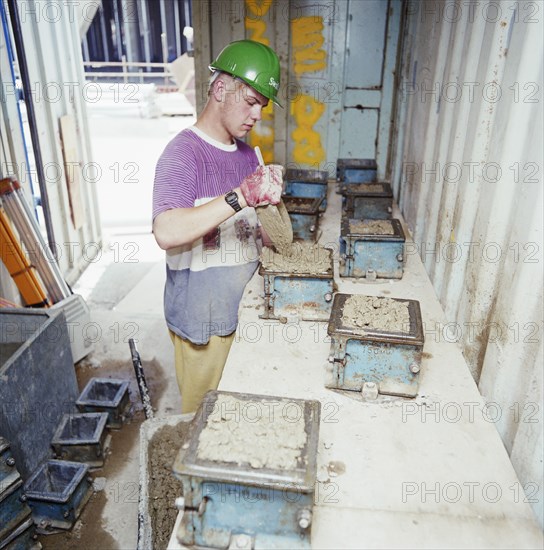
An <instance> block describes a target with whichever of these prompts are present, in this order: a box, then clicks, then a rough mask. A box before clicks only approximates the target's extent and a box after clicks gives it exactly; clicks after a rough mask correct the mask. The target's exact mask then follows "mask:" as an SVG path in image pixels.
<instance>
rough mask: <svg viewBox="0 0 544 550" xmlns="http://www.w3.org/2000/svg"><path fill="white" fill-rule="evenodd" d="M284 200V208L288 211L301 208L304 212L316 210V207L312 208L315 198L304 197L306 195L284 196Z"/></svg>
mask: <svg viewBox="0 0 544 550" xmlns="http://www.w3.org/2000/svg"><path fill="white" fill-rule="evenodd" d="M283 200H284V202H285V208H287V211H288V212H291V211H292V210H297V211H299V212H300V211H301V210H303V211H304V213H315V212H317V208H314V204H315V199H314V198H306V197H289V196H287V197H284V199H283Z"/></svg>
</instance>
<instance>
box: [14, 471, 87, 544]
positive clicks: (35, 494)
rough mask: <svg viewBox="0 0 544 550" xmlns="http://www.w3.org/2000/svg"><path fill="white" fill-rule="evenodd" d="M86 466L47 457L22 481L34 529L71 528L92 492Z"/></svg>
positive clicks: (52, 530)
mask: <svg viewBox="0 0 544 550" xmlns="http://www.w3.org/2000/svg"><path fill="white" fill-rule="evenodd" d="M88 470H89V466H88V465H87V464H82V463H80V462H69V461H64V460H48V461H47V462H45V463H44V464H42V465H41V466H40V467H39V468H38V469H37V470H36V472H34V474H33V475H32V476H31V477H30V479H29V480H28V481H27V482H26V483H25V487H24V492H25V496H26V499H27V502H28V504H29V506H30V508H31V509H32V516H33V517H34V522H35V523H36V525H37V526H38V532H42V533H50V532H54V531H55V530H57V529H71V528H72V526H73V525H74V523H75V522H76V520H77V518H78V517H79V516H80V514H81V511H82V510H83V507H84V506H85V504H86V503H87V501H88V500H89V498H90V496H91V493H92V485H91V482H90V479H88V477H87V473H88Z"/></svg>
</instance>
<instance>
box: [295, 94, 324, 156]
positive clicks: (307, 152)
mask: <svg viewBox="0 0 544 550" xmlns="http://www.w3.org/2000/svg"><path fill="white" fill-rule="evenodd" d="M324 112H325V105H323V103H321V102H320V101H316V100H315V99H314V98H313V97H312V96H309V95H302V96H300V97H299V98H298V99H297V101H293V102H292V103H291V115H292V116H293V118H294V119H295V123H296V128H295V130H293V132H291V137H292V138H293V141H294V142H295V147H294V149H293V160H294V161H295V162H296V163H301V164H313V163H319V162H321V161H322V160H323V159H324V158H325V150H324V149H323V146H322V145H321V136H320V134H319V132H316V131H315V130H314V129H313V128H312V126H313V125H314V124H315V123H316V122H317V121H318V120H319V119H320V118H321V116H322V115H323V113H324Z"/></svg>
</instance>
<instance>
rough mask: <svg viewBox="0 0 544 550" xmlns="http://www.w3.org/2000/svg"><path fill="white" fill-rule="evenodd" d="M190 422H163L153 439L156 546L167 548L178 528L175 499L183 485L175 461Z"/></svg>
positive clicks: (151, 509)
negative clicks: (176, 472) (170, 424)
mask: <svg viewBox="0 0 544 550" xmlns="http://www.w3.org/2000/svg"><path fill="white" fill-rule="evenodd" d="M188 427H189V422H180V423H179V424H178V425H177V426H169V425H166V426H163V427H162V428H161V429H160V430H158V431H157V432H156V433H155V435H154V436H153V437H152V438H151V441H150V442H149V464H148V471H149V476H150V477H149V486H148V487H149V488H148V490H149V515H150V517H151V526H152V529H153V550H163V549H166V548H167V546H168V541H169V540H170V536H171V534H172V530H173V529H174V523H175V522H176V517H177V514H178V510H177V508H176V507H175V506H174V502H175V500H176V498H177V497H179V496H182V495H183V487H182V484H181V481H179V480H178V479H177V478H176V477H175V476H174V475H173V473H172V464H173V463H174V460H175V458H176V455H177V453H178V451H179V449H180V447H181V445H182V443H183V440H184V438H185V435H186V433H187V430H188Z"/></svg>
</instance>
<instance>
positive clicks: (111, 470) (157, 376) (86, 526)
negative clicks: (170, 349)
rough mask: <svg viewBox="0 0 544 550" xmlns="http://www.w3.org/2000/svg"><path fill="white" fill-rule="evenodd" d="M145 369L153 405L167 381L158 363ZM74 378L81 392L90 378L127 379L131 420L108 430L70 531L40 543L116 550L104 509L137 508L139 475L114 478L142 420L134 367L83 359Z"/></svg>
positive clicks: (60, 549)
mask: <svg viewBox="0 0 544 550" xmlns="http://www.w3.org/2000/svg"><path fill="white" fill-rule="evenodd" d="M127 349H128V347H127ZM127 355H128V354H127ZM144 369H145V377H146V382H147V385H148V388H149V392H150V395H151V396H152V401H153V402H154V403H156V402H157V400H158V399H159V398H160V396H161V394H162V392H163V391H164V390H165V387H166V379H165V377H164V375H163V373H162V370H161V367H160V365H159V363H158V362H157V361H155V360H152V361H148V362H146V363H145V365H144ZM76 376H77V380H78V386H79V388H80V389H83V388H84V387H85V385H86V384H87V382H88V381H89V380H90V379H91V378H93V377H100V378H120V379H124V380H130V385H129V392H130V401H131V406H132V416H131V418H130V421H129V422H128V423H127V424H124V425H123V427H122V428H120V429H119V430H108V431H109V434H110V435H111V443H110V445H109V450H108V452H107V454H106V460H105V463H104V466H103V467H102V468H98V469H95V470H93V471H91V472H90V475H91V477H92V478H93V479H94V482H93V487H94V493H93V495H92V496H91V498H90V500H89V502H87V504H86V505H85V507H84V508H83V511H82V513H81V516H80V517H79V519H78V520H77V521H76V522H75V524H74V526H73V527H72V529H71V530H70V531H66V532H62V533H58V534H54V535H41V536H40V537H39V542H40V543H41V544H42V546H43V548H44V549H46V550H47V549H51V550H71V549H73V548H82V549H89V550H94V549H97V550H98V549H100V550H106V549H107V550H116V549H120V548H121V547H120V546H119V544H118V543H117V542H116V540H115V539H114V538H113V537H112V536H111V534H110V533H108V532H107V531H106V530H105V529H104V526H103V523H104V520H103V511H104V507H105V506H106V503H107V502H109V501H111V502H113V503H114V504H116V503H117V504H118V505H120V504H121V503H123V504H125V505H126V504H128V505H130V506H133V507H134V513H135V514H137V506H138V491H139V479H138V476H137V475H136V476H134V477H133V478H128V479H127V478H124V479H123V478H121V479H120V480H119V479H117V477H116V476H117V475H119V474H120V473H121V472H122V470H123V468H124V467H125V463H126V461H127V457H129V456H131V455H133V454H134V450H135V449H136V448H137V447H138V444H139V430H140V424H141V423H142V422H143V420H145V417H144V414H143V407H142V403H141V400H140V394H139V393H138V387H137V383H136V377H135V374H134V367H133V366H132V362H131V360H130V358H129V359H128V360H127V361H119V360H112V361H101V362H100V363H98V362H96V363H95V362H94V361H93V360H92V359H89V360H87V359H84V360H82V361H80V362H79V363H78V365H77V367H76Z"/></svg>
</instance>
